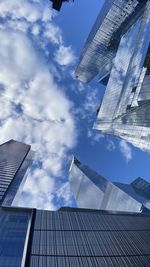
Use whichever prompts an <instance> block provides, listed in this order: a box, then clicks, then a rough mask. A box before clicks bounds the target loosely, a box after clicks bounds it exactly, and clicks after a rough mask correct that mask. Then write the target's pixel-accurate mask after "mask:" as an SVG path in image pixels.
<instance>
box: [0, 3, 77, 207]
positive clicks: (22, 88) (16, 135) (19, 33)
mask: <svg viewBox="0 0 150 267" xmlns="http://www.w3.org/2000/svg"><path fill="white" fill-rule="evenodd" d="M46 2H47V1H38V0H36V1H35V0H34V1H33V0H30V1H28V0H26V1H23V0H20V1H17V0H12V1H11V2H10V1H7V0H4V1H1V3H0V14H1V16H2V17H3V19H4V20H3V22H2V23H1V25H0V39H1V42H0V104H1V109H0V143H3V142H5V141H7V140H9V139H12V138H13V139H16V140H19V141H23V142H25V143H27V144H31V145H32V149H33V150H35V151H36V152H37V153H36V155H35V159H36V164H33V168H32V169H31V171H30V174H29V176H28V179H27V182H26V184H25V187H24V192H23V195H22V197H21V199H20V204H21V205H23V206H32V207H37V208H46V209H55V208H56V206H55V203H54V198H57V199H58V198H59V194H58V196H57V195H56V192H59V188H61V187H62V183H60V176H63V175H64V166H66V165H65V164H66V163H65V162H66V161H67V156H68V153H69V151H70V149H72V148H73V147H74V146H75V145H76V139H77V131H76V125H75V120H74V117H73V115H72V108H73V104H72V103H71V102H70V100H69V99H68V98H67V96H66V95H65V94H64V92H63V90H62V88H60V86H58V85H57V84H56V82H55V81H54V77H53V68H52V71H50V69H51V68H50V66H53V63H52V62H49V64H48V63H46V62H47V61H46V60H45V47H47V45H48V42H49V43H51V45H54V44H56V45H57V47H54V51H55V49H56V50H57V49H58V50H59V46H62V43H63V37H62V33H61V30H59V28H58V30H57V34H56V33H55V31H54V29H56V27H55V25H54V24H53V23H52V21H51V20H52V16H53V14H52V11H50V9H49V6H50V3H49V2H47V3H48V4H46ZM37 21H38V23H37ZM39 22H40V23H39ZM48 22H50V26H49V27H50V28H49V32H50V29H52V32H51V36H49V35H48V31H47V32H46V34H47V37H44V34H43V35H41V34H42V33H41V32H42V28H41V25H42V27H43V29H47V28H48V26H47V23H48ZM29 32H30V33H32V34H29ZM40 35H41V36H42V37H41V36H40ZM34 38H36V42H35V41H34ZM41 38H42V39H41ZM48 38H49V40H48ZM41 40H42V43H41ZM64 47H65V46H64ZM50 53H52V52H50ZM69 53H70V54H71V53H72V52H71V48H69ZM69 61H71V59H69V57H68V59H67V58H66V59H65V63H66V64H70V63H69ZM37 164H39V166H40V167H39V168H36V165H37ZM56 189H57V190H56ZM55 191H56V192H55ZM60 198H62V197H60ZM66 201H69V198H68V194H67V197H66ZM64 202H65V197H64Z"/></svg>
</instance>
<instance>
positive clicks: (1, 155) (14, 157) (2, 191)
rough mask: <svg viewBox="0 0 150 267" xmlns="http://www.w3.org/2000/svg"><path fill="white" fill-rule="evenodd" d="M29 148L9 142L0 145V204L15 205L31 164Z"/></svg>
mask: <svg viewBox="0 0 150 267" xmlns="http://www.w3.org/2000/svg"><path fill="white" fill-rule="evenodd" d="M32 156H33V152H32V151H31V146H30V145H26V144H24V143H21V142H18V141H15V140H10V141H8V142H6V143H4V144H2V145H0V204H1V205H3V206H11V205H13V206H14V205H16V203H17V200H18V198H19V195H20V193H21V191H22V188H23V185H24V183H25V181H26V176H25V173H26V171H27V168H28V167H29V164H30V163H31V160H32Z"/></svg>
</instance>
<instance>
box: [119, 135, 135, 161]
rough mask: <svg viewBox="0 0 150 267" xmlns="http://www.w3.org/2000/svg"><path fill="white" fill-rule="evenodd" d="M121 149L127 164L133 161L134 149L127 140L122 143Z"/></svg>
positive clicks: (120, 144)
mask: <svg viewBox="0 0 150 267" xmlns="http://www.w3.org/2000/svg"><path fill="white" fill-rule="evenodd" d="M119 148H120V151H121V153H122V154H123V156H124V157H125V159H126V161H127V162H128V161H129V160H131V159H132V149H131V147H130V145H129V144H128V143H127V142H126V141H125V140H121V141H120V143H119Z"/></svg>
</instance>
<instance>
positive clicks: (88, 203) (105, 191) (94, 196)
mask: <svg viewBox="0 0 150 267" xmlns="http://www.w3.org/2000/svg"><path fill="white" fill-rule="evenodd" d="M69 181H70V186H71V189H72V191H73V194H74V197H75V200H76V203H77V207H78V208H87V209H100V210H111V211H122V212H150V183H148V182H146V181H145V180H143V179H142V178H137V179H136V180H135V181H133V182H132V183H131V184H123V183H116V182H111V181H108V180H107V179H106V178H104V177H102V176H101V175H99V174H97V173H96V172H94V171H93V170H91V169H90V168H88V167H87V166H85V165H83V164H82V163H80V162H79V161H78V160H77V159H76V158H74V159H73V161H72V164H71V168H70V173H69Z"/></svg>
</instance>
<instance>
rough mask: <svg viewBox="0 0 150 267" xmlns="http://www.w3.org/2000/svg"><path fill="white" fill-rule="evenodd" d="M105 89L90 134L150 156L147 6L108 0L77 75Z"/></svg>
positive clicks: (145, 0)
mask: <svg viewBox="0 0 150 267" xmlns="http://www.w3.org/2000/svg"><path fill="white" fill-rule="evenodd" d="M96 75H99V81H100V82H101V83H102V84H104V85H106V90H105V94H104V97H103V100H102V103H101V104H100V107H99V110H98V115H97V120H96V122H95V124H94V128H95V129H97V130H101V131H102V132H104V133H107V134H113V135H116V136H119V137H121V138H123V139H125V140H127V141H128V142H131V143H132V144H133V145H135V146H137V147H139V148H141V149H143V150H146V151H147V150H150V119H149V114H150V1H149V0H143V1H137V0H133V1H131V0H110V1H109V0H108V1H105V4H104V6H103V8H102V10H101V12H100V14H99V16H98V18H97V20H96V23H95V24H94V26H93V29H92V31H91V33H90V35H89V37H88V39H87V42H86V44H85V47H84V49H83V53H82V55H81V57H80V60H79V64H78V66H77V69H76V76H77V78H78V79H79V80H81V81H84V82H89V81H90V80H91V79H92V78H94V77H95V76H96Z"/></svg>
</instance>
